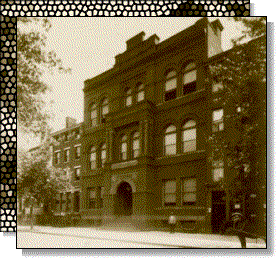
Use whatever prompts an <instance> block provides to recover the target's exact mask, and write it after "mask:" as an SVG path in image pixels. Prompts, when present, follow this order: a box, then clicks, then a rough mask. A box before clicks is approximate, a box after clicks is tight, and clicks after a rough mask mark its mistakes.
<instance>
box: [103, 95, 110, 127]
mask: <svg viewBox="0 0 276 258" xmlns="http://www.w3.org/2000/svg"><path fill="white" fill-rule="evenodd" d="M108 112H109V106H108V99H107V98H105V99H103V101H102V106H101V119H102V122H104V121H105V120H104V119H105V116H106V115H107V114H108Z"/></svg>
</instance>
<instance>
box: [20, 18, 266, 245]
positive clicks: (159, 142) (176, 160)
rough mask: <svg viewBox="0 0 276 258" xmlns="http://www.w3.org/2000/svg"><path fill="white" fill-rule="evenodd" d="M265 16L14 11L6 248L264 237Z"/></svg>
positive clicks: (248, 241)
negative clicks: (13, 176)
mask: <svg viewBox="0 0 276 258" xmlns="http://www.w3.org/2000/svg"><path fill="white" fill-rule="evenodd" d="M266 33H267V19H266V17H257V16H256V17H208V18H207V17H204V18H202V17H128V18H127V17H49V18H46V17H45V18H42V17H41V18H39V17H18V18H17V160H18V161H17V232H16V236H17V248H20V249H25V248H51V249H53V248H91V249H93V248H193V249H194V248H201V249H202V248H206V249H209V248H211V249H214V248H221V249H223V248H254V249H255V248H257V249H266V248H267V211H266V203H267V182H266V181H267V177H266V170H267V168H266V151H267V143H266V141H267V140H266V137H267V134H266V132H267V122H266V111H267V110H266V107H267V103H266V97H267V96H266V94H267V89H266V83H267V82H266V79H267V71H266V67H267V64H266V50H267V49H266V48H267V42H266V41H267V35H266Z"/></svg>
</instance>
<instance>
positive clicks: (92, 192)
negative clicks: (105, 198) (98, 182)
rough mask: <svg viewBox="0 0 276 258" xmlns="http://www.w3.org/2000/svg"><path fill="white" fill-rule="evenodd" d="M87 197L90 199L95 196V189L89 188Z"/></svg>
mask: <svg viewBox="0 0 276 258" xmlns="http://www.w3.org/2000/svg"><path fill="white" fill-rule="evenodd" d="M89 197H90V199H94V198H96V191H95V190H90V194H89Z"/></svg>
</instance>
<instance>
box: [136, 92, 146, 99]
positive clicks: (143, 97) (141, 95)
mask: <svg viewBox="0 0 276 258" xmlns="http://www.w3.org/2000/svg"><path fill="white" fill-rule="evenodd" d="M144 99H145V92H144V91H140V92H138V94H137V101H138V102H139V101H142V100H144Z"/></svg>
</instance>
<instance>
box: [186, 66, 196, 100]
mask: <svg viewBox="0 0 276 258" xmlns="http://www.w3.org/2000/svg"><path fill="white" fill-rule="evenodd" d="M194 91H196V65H195V63H193V62H192V63H189V64H188V65H186V67H185V69H184V73H183V95H186V94H189V93H191V92H194Z"/></svg>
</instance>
